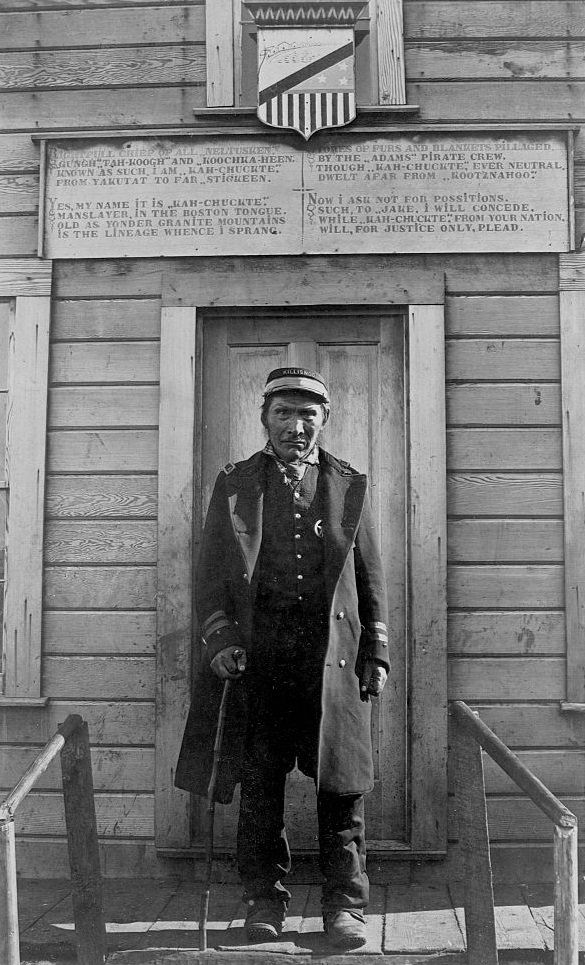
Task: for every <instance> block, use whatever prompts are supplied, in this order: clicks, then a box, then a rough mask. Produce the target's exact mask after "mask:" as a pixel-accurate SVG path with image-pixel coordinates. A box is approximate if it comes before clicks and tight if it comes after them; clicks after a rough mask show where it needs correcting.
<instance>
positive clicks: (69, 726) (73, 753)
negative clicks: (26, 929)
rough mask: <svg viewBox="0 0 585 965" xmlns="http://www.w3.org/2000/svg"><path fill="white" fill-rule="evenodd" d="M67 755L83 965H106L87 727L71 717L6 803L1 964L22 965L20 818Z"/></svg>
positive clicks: (0, 823) (1, 814) (1, 829)
mask: <svg viewBox="0 0 585 965" xmlns="http://www.w3.org/2000/svg"><path fill="white" fill-rule="evenodd" d="M59 753H60V754H61V775H62V780H63V797H64V803H65V824H66V827H67V844H68V848H69V863H70V865H71V897H72V901H73V919H74V922H75V937H76V942H77V961H78V963H79V965H103V963H104V961H105V958H106V930H105V925H104V918H103V912H102V879H101V872H100V859H99V851H98V838H97V826H96V818H95V804H94V799H93V777H92V771H91V757H90V748H89V735H88V730H87V724H86V723H85V721H83V720H82V719H81V717H79V716H78V715H77V714H70V716H69V717H68V718H67V720H66V721H65V723H63V724H61V725H60V727H59V728H58V730H57V733H56V734H55V735H54V736H53V737H52V738H51V740H50V741H49V742H48V743H47V744H46V745H45V747H44V748H43V749H42V751H41V752H40V753H39V754H38V755H37V757H36V758H35V760H34V761H33V763H32V764H31V766H30V767H29V768H28V769H27V770H26V771H25V773H24V774H23V776H22V777H21V779H20V781H19V782H18V784H17V785H16V787H15V788H14V790H12V791H11V792H10V794H9V795H8V797H7V798H6V799H5V800H4V801H3V802H2V804H0V962H1V963H2V965H20V949H19V934H18V931H19V929H18V902H17V880H16V843H15V842H16V839H15V832H14V814H15V812H16V809H17V808H18V806H19V804H21V803H22V802H23V800H24V799H25V797H26V795H27V794H28V792H29V791H30V790H31V788H32V787H34V785H35V784H36V782H37V781H38V779H39V777H40V776H41V774H43V773H44V772H45V771H46V770H47V768H48V766H49V764H50V763H51V761H53V760H54V758H55V757H56V756H57V754H59Z"/></svg>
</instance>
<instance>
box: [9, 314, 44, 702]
mask: <svg viewBox="0 0 585 965" xmlns="http://www.w3.org/2000/svg"><path fill="white" fill-rule="evenodd" d="M50 313H51V300H50V297H49V296H48V295H47V296H44V297H35V296H33V297H30V296H26V295H19V296H18V297H17V298H16V308H15V311H14V312H13V313H12V316H11V324H10V332H9V348H8V410H7V426H6V482H7V485H8V492H9V513H8V516H7V524H6V586H5V597H4V652H5V657H6V665H5V681H4V683H5V687H4V696H5V697H8V698H9V697H17V698H31V697H32V698H34V697H39V696H40V693H41V616H42V583H43V511H44V494H45V447H46V428H47V379H48V371H49V321H50Z"/></svg>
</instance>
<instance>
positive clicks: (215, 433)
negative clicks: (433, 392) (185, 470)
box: [193, 309, 408, 851]
mask: <svg viewBox="0 0 585 965" xmlns="http://www.w3.org/2000/svg"><path fill="white" fill-rule="evenodd" d="M403 346H404V318H403V315H402V314H393V315H390V314H388V313H384V314H382V313H381V312H380V311H367V310H364V309H355V310H347V311H339V310H333V311H331V310H325V309H323V310H307V309H303V310H302V311H293V310H290V309H289V310H286V311H284V310H282V311H279V312H277V311H273V312H270V313H268V312H264V313H257V314H255V315H254V316H251V315H234V316H227V315H225V314H223V315H220V314H212V313H210V314H209V315H208V316H206V317H205V318H204V321H203V347H202V352H203V373H204V374H203V398H202V417H203V418H202V432H201V506H202V512H203V518H204V514H205V513H206V511H207V507H208V505H209V499H210V497H211V491H212V489H213V484H214V481H215V477H216V475H217V472H218V471H219V469H220V468H221V467H222V466H223V465H225V463H226V462H228V461H236V460H238V459H243V458H246V457H247V456H249V455H251V453H253V452H255V451H256V450H258V449H259V448H262V446H263V445H264V442H265V434H264V431H263V428H262V426H261V423H260V404H261V400H262V391H263V388H264V383H265V381H266V376H267V374H268V372H269V371H270V370H271V369H272V368H276V367H278V366H281V365H286V364H289V365H304V366H307V367H309V368H315V369H318V370H319V371H320V372H322V374H323V375H324V376H325V379H326V381H327V382H328V385H329V389H330V393H331V419H330V421H329V423H328V425H327V426H326V428H325V430H324V432H323V434H322V437H321V442H322V445H323V446H324V447H325V448H326V449H329V450H330V451H331V452H333V453H334V454H335V455H336V456H338V457H340V458H342V459H346V460H347V461H349V462H350V463H351V464H352V465H353V466H354V467H355V468H356V469H359V470H360V471H365V472H367V473H368V476H369V479H370V498H371V501H372V506H373V509H374V513H375V518H376V519H377V523H378V527H379V533H380V545H381V548H382V557H383V562H384V568H385V573H386V578H387V582H388V596H389V604H390V627H391V639H392V640H394V641H396V647H395V648H393V651H392V654H391V656H392V672H391V675H390V678H389V681H388V685H387V687H386V689H385V691H384V694H383V697H382V698H381V700H380V701H373V702H372V741H373V747H374V762H375V774H376V784H375V789H374V791H373V792H372V793H371V794H370V795H369V796H368V798H367V799H366V820H367V834H368V843H369V847H370V849H376V842H378V847H379V848H380V849H382V850H388V849H392V848H393V847H396V848H401V847H402V848H404V847H405V844H406V838H407V834H408V828H407V822H406V817H405V815H406V813H407V786H406V774H407V759H406V755H407V741H406V719H407V717H406V677H407V665H406V615H405V614H406V607H405V597H406V589H405V574H406V558H405V556H406V550H405V546H406V533H405V519H406V512H405V488H406V485H405V484H406V478H405V477H406V474H405V443H404V432H405V421H404V374H403V373H404V347H403ZM314 801H315V793H314V787H313V783H312V781H310V780H309V779H307V778H306V777H304V776H303V775H301V774H300V773H299V772H298V771H295V772H294V773H293V774H292V775H291V776H290V778H289V782H288V787H287V808H286V818H287V829H288V831H289V837H290V841H291V847H292V848H293V850H297V851H306V850H309V851H313V850H316V848H317V825H316V818H315V810H314ZM237 811H238V801H237V800H236V801H235V802H234V804H233V805H231V806H230V807H225V808H222V807H218V809H217V812H216V814H217V817H216V844H217V847H218V848H219V849H222V848H224V849H225V850H230V851H231V850H233V849H234V846H235V828H236V824H237ZM204 817H205V809H204V806H200V807H198V808H196V811H195V814H194V828H193V832H194V843H195V845H196V846H197V847H199V846H201V845H202V843H203V840H204V838H203V834H204V832H203V829H204V826H205V821H204Z"/></svg>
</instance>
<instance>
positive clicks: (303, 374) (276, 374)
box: [264, 366, 330, 403]
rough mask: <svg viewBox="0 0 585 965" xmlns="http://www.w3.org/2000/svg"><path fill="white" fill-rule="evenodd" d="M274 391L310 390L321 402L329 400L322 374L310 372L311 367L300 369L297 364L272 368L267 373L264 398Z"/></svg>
mask: <svg viewBox="0 0 585 965" xmlns="http://www.w3.org/2000/svg"><path fill="white" fill-rule="evenodd" d="M275 392H310V393H311V395H316V396H318V398H319V399H322V401H323V402H327V403H329V401H330V399H329V392H328V390H327V386H326V385H325V379H324V378H323V376H322V375H320V374H319V373H318V372H312V371H311V369H302V368H299V367H297V366H286V368H282V369H273V370H272V372H270V373H269V375H268V378H267V379H266V386H265V388H264V398H265V399H267V398H268V396H269V395H274V393H275Z"/></svg>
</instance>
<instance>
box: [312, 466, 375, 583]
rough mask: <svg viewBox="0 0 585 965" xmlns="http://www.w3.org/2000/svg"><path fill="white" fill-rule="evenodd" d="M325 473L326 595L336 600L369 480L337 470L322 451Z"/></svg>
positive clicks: (322, 469) (323, 470)
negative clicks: (339, 581)
mask: <svg viewBox="0 0 585 965" xmlns="http://www.w3.org/2000/svg"><path fill="white" fill-rule="evenodd" d="M321 472H322V473H323V517H324V519H323V535H324V538H325V539H324V552H325V578H326V582H327V594H328V597H329V599H332V598H333V594H334V592H335V587H336V585H337V582H338V580H339V577H340V575H341V571H342V569H343V567H344V564H345V560H346V558H347V554H348V553H349V551H350V549H351V547H352V545H353V543H354V540H355V534H356V531H357V528H358V526H359V522H360V518H361V515H362V508H363V505H364V497H365V493H366V486H367V481H366V477H365V476H362V475H356V474H355V473H347V475H344V474H342V473H340V472H339V471H338V470H337V469H335V468H334V467H333V466H332V464H331V463H330V461H329V459H328V454H327V453H324V452H322V456H321Z"/></svg>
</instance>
